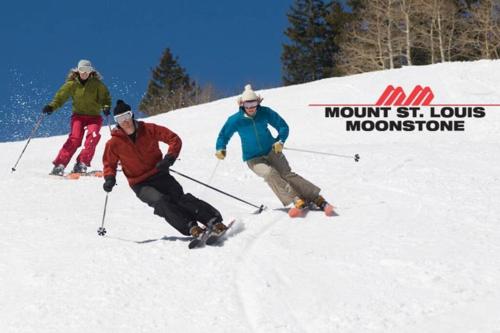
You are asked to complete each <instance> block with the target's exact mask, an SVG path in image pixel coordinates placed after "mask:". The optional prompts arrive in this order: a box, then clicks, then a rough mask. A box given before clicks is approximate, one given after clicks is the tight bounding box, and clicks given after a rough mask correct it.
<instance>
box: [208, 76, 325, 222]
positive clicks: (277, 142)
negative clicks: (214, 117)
mask: <svg viewBox="0 0 500 333" xmlns="http://www.w3.org/2000/svg"><path fill="white" fill-rule="evenodd" d="M261 102H262V98H261V97H260V96H259V95H257V94H256V93H255V92H254V91H253V90H252V87H251V86H250V85H249V84H248V85H246V86H245V90H244V91H243V94H242V95H241V96H240V97H239V98H238V104H239V110H238V112H236V113H235V114H233V115H232V116H230V117H229V118H228V119H227V121H226V123H225V124H224V126H223V127H222V129H221V130H220V132H219V136H218V137H217V143H216V153H215V156H216V157H217V158H218V159H220V160H223V159H224V158H225V157H226V146H227V144H228V142H229V140H230V139H231V137H232V136H233V134H234V133H235V132H238V134H239V136H240V138H241V146H242V151H243V161H245V162H246V163H247V165H248V167H249V168H250V169H251V170H252V171H253V172H255V174H257V175H258V176H259V177H262V178H264V180H265V181H266V183H267V184H268V185H269V187H271V189H272V190H273V192H274V193H275V194H276V196H277V197H278V198H279V200H280V201H281V202H282V204H283V206H285V207H286V206H288V205H290V204H291V203H293V204H294V205H293V207H292V208H291V209H290V210H289V214H290V216H292V217H295V216H299V215H301V213H302V209H303V208H305V207H306V206H307V205H308V204H311V203H312V204H315V205H316V206H317V207H319V208H320V209H322V210H324V211H325V213H327V214H328V215H331V214H333V207H332V206H331V205H330V204H328V203H327V202H326V200H325V199H324V198H323V197H322V196H321V195H320V194H319V193H320V188H319V187H317V186H316V185H314V184H312V183H311V182H309V181H307V180H306V179H304V178H302V177H301V176H300V175H298V174H296V173H295V172H292V170H291V168H290V165H289V164H288V161H287V159H286V157H285V155H284V154H283V146H284V143H285V141H286V139H287V138H288V125H287V123H286V122H285V120H283V118H281V116H280V115H279V114H278V113H277V112H275V111H273V110H272V109H271V108H268V107H266V106H262V105H261ZM268 125H271V126H272V127H274V128H275V129H276V131H278V136H277V137H276V138H275V137H273V135H272V134H271V132H270V131H269V128H268Z"/></svg>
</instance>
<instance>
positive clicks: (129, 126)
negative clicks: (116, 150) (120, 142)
mask: <svg viewBox="0 0 500 333" xmlns="http://www.w3.org/2000/svg"><path fill="white" fill-rule="evenodd" d="M114 118H115V121H116V122H117V123H118V125H120V127H121V128H122V129H123V130H124V131H125V133H127V134H128V135H130V134H133V133H134V131H135V125H134V118H133V113H132V111H127V112H124V113H121V114H118V115H115V116H114Z"/></svg>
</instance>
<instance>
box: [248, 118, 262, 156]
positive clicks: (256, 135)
mask: <svg viewBox="0 0 500 333" xmlns="http://www.w3.org/2000/svg"><path fill="white" fill-rule="evenodd" d="M251 119H252V123H253V130H254V131H255V137H256V138H257V144H258V145H259V147H260V151H261V152H262V153H263V152H264V149H262V145H261V144H260V138H259V134H258V133H257V125H255V120H254V119H253V118H251Z"/></svg>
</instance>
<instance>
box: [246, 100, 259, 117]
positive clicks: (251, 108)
mask: <svg viewBox="0 0 500 333" xmlns="http://www.w3.org/2000/svg"><path fill="white" fill-rule="evenodd" d="M257 106H259V102H258V101H247V102H244V103H243V107H244V108H245V112H246V114H248V115H249V116H250V117H253V116H254V115H255V113H256V112H257Z"/></svg>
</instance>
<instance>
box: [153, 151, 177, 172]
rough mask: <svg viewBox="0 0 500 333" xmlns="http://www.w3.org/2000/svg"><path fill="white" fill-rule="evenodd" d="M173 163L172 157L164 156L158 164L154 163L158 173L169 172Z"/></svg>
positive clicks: (173, 158)
mask: <svg viewBox="0 0 500 333" xmlns="http://www.w3.org/2000/svg"><path fill="white" fill-rule="evenodd" d="M174 163H175V157H173V156H172V155H168V154H167V155H165V157H164V158H163V159H162V160H161V161H160V162H158V163H156V168H157V169H158V170H160V171H164V172H169V169H170V167H171V166H172V165H174Z"/></svg>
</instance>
